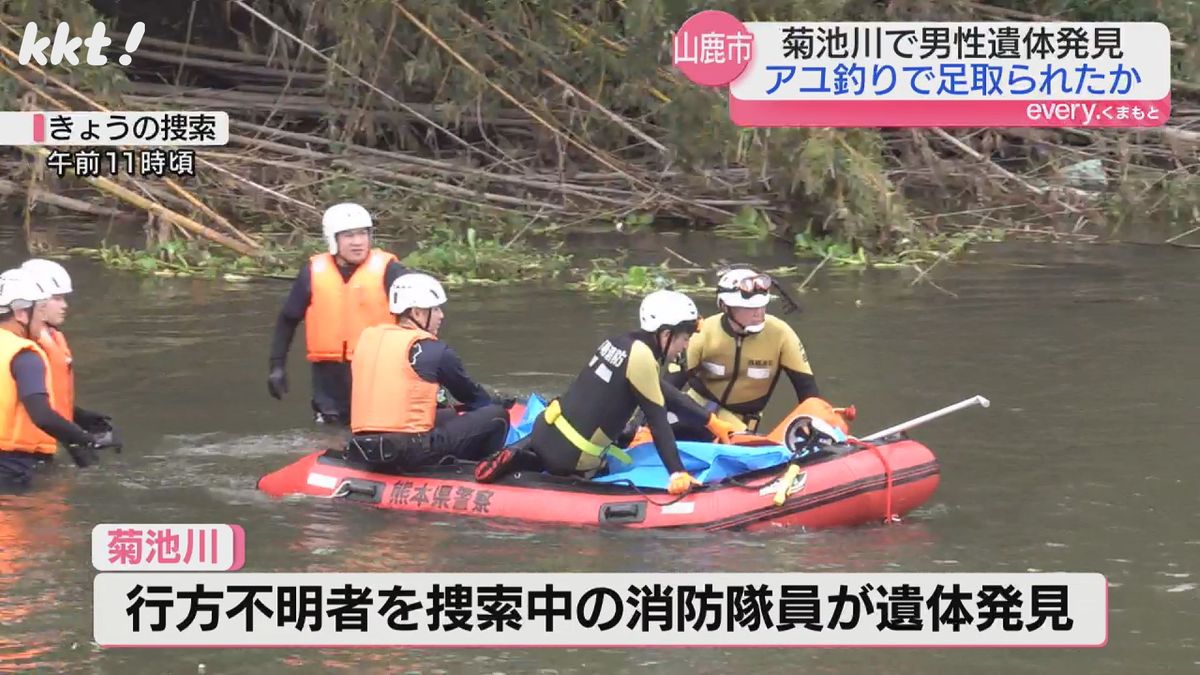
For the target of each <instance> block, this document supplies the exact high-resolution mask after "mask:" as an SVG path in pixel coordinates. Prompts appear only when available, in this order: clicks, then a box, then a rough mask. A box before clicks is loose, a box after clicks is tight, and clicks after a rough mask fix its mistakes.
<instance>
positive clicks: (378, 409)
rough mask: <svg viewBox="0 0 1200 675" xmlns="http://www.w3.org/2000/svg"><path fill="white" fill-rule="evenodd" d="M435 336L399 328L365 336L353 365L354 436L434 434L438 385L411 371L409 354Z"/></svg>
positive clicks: (384, 328)
mask: <svg viewBox="0 0 1200 675" xmlns="http://www.w3.org/2000/svg"><path fill="white" fill-rule="evenodd" d="M436 339H437V338H436V337H435V336H434V335H432V334H431V333H427V332H425V331H423V330H420V329H417V328H403V327H401V326H397V325H396V324H389V325H376V326H370V327H368V328H367V329H366V330H364V331H363V332H362V336H361V337H360V338H359V341H358V349H357V350H355V352H354V360H353V361H351V363H350V381H351V392H350V431H351V432H353V433H356V434H357V433H360V432H375V433H410V434H419V433H424V432H427V431H429V430H430V429H433V421H434V415H435V414H436V413H437V395H438V384H437V383H436V382H427V381H425V380H423V379H421V376H420V375H417V371H415V370H413V367H412V361H411V360H410V359H409V356H408V353H409V350H411V349H412V346H413V344H414V343H416V341H417V340H436Z"/></svg>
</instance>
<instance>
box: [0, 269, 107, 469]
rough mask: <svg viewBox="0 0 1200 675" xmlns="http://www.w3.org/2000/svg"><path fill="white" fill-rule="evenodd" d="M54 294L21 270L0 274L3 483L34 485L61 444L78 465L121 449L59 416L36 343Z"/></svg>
mask: <svg viewBox="0 0 1200 675" xmlns="http://www.w3.org/2000/svg"><path fill="white" fill-rule="evenodd" d="M48 297H50V294H49V293H47V292H45V291H44V290H43V289H42V288H41V286H39V285H38V284H37V282H36V281H34V280H33V279H32V278H30V276H29V275H28V274H27V273H26V272H24V271H22V270H9V271H7V272H5V273H4V274H0V484H4V485H5V486H6V487H17V488H22V487H26V486H28V485H29V483H30V482H31V481H32V479H33V473H34V471H35V470H36V469H37V467H38V466H39V465H40V464H43V463H46V462H52V461H54V453H55V452H56V451H57V449H58V442H61V443H62V444H63V445H64V446H66V448H67V451H68V452H70V454H71V457H72V458H74V460H75V463H76V464H77V465H79V466H89V465H91V464H93V463H95V462H96V461H97V460H98V459H99V457H98V455H97V454H96V451H97V450H100V449H103V448H114V449H116V450H118V451H119V450H120V447H121V446H120V444H118V443H116V442H114V441H113V439H112V435H111V434H109V433H99V434H93V433H88V432H87V431H85V430H83V429H81V428H80V427H79V426H78V425H76V424H75V423H74V422H72V421H70V420H69V419H67V418H64V417H63V416H62V415H60V414H58V413H57V412H55V405H56V401H55V389H54V381H53V374H52V372H51V370H50V368H49V367H48V364H47V359H46V353H45V352H44V351H43V350H42V348H41V347H39V346H38V344H37V343H36V342H34V341H33V339H32V338H33V337H34V336H36V335H38V334H39V333H40V332H41V331H42V328H43V312H44V308H43V307H42V306H40V303H42V302H43V301H45V300H46V299H47V298H48Z"/></svg>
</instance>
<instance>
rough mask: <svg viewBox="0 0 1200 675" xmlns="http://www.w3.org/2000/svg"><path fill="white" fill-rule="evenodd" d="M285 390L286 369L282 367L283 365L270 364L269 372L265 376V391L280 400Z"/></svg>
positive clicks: (286, 388) (286, 385)
mask: <svg viewBox="0 0 1200 675" xmlns="http://www.w3.org/2000/svg"><path fill="white" fill-rule="evenodd" d="M287 390H288V383H287V371H285V370H284V369H283V366H272V367H271V374H270V375H268V376H267V391H269V392H271V396H274V397H275V398H276V399H277V400H280V401H282V400H283V395H284V394H286V393H287Z"/></svg>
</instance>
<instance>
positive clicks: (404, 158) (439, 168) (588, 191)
mask: <svg viewBox="0 0 1200 675" xmlns="http://www.w3.org/2000/svg"><path fill="white" fill-rule="evenodd" d="M230 125H231V126H239V127H242V128H245V129H251V130H256V131H261V132H263V133H271V134H272V135H274V136H277V137H279V138H290V139H294V140H298V141H303V142H305V143H314V144H321V145H327V146H332V145H334V144H335V141H332V140H330V139H327V138H322V137H320V136H314V135H312V134H305V133H300V132H295V131H282V130H277V129H270V128H268V127H264V126H261V125H258V124H253V123H250V122H242V121H236V122H235V121H233V120H230ZM236 138H237V139H239V140H240V139H243V138H245V137H241V136H239V137H236ZM230 140H235V137H234V136H232V135H231V136H230ZM247 140H250V139H247ZM255 142H258V141H255ZM281 145H282V144H275V143H272V144H271V146H270V147H277V146H281ZM342 145H343V146H344V147H345V148H346V149H348V150H354V151H356V152H361V153H363V154H366V155H373V156H377V157H381V158H386V159H391V160H394V161H397V162H402V163H406V164H412V165H416V166H421V167H425V168H428V169H430V170H433V171H436V172H439V173H443V174H458V175H467V176H478V177H480V178H483V179H485V180H490V181H496V182H500V183H510V184H512V185H520V186H522V187H529V188H536V189H545V190H554V191H562V192H566V193H569V194H574V195H577V196H580V197H587V198H590V199H596V200H598V201H607V202H610V203H620V202H621V201H622V200H619V199H616V198H611V199H610V198H604V197H601V196H599V195H597V194H593V193H592V191H594V192H601V191H605V192H610V193H617V194H623V195H627V194H628V193H627V192H622V191H617V190H604V189H603V188H588V187H587V186H576V185H572V184H569V183H557V182H550V181H547V180H544V179H538V178H522V177H520V176H507V175H504V174H498V173H493V172H490V171H486V170H484V169H477V168H475V167H471V166H463V165H460V164H455V163H453V162H448V161H441V160H436V159H429V158H426V157H417V156H414V155H407V154H403V153H400V152H394V151H390V150H379V149H377V148H371V147H367V146H363V145H356V144H342ZM282 147H285V148H291V147H292V146H282ZM280 150H281V151H283V150H282V148H280ZM305 152H311V151H307V150H306V151H305Z"/></svg>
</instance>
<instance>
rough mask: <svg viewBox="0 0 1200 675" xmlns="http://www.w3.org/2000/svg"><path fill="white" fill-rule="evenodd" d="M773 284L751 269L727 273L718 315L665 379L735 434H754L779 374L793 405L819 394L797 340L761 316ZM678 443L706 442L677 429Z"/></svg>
mask: <svg viewBox="0 0 1200 675" xmlns="http://www.w3.org/2000/svg"><path fill="white" fill-rule="evenodd" d="M772 285H773V281H772V279H771V277H769V276H767V275H765V274H758V273H757V272H755V271H754V270H750V269H732V270H728V271H726V272H725V273H724V274H722V275H721V277H720V279H719V280H718V282H717V307H718V308H719V309H720V310H721V311H720V313H719V314H715V315H713V316H711V317H708V318H707V319H706V320H705V321H706V323H705V328H706V329H705V330H704V332H703V333H701V334H700V335H699V336H698V337H697V339H695V340H692V341H691V343H690V344H689V345H688V349H687V360H686V365H685V367H684V368H683V369H682V370H681V371H679V372H676V373H669V374H668V376H667V380H668V381H669V382H671V384H673V385H675V386H677V387H680V388H683V387H684V384H685V382H686V384H687V385H689V389H688V392H687V393H688V395H689V396H691V398H693V399H694V400H695V401H697V402H698V403H700V404H701V405H703V406H704V407H705V408H706V409H707V410H709V411H711V412H713V413H714V414H716V415H717V416H718V417H720V418H721V419H722V420H724V421H726V422H728V423H730V424H733V425H735V427H736V428H737V430H738V431H744V430H746V429H748V428H749V429H750V430H752V431H753V430H756V429H757V426H758V422H759V419H760V416H761V414H762V411H763V410H764V409H765V408H766V407H767V403H768V402H769V401H770V399H771V394H772V393H773V392H774V390H775V384H776V383H777V382H778V381H779V376H780V375H782V374H786V375H787V377H788V380H789V381H790V382H791V383H792V388H793V389H795V390H796V399H797V401H796V402H797V403H798V404H799V403H803V402H804V401H805V400H807V399H809V398H810V397H816V396H820V393H819V392H818V390H817V381H816V378H815V377H814V376H813V372H812V366H810V365H809V363H808V356H807V354H806V353H805V350H804V345H803V344H802V343H801V342H800V337H799V336H798V335H796V331H795V330H793V329H792V327H791V326H789V325H788V324H787V322H785V321H783V320H782V319H780V318H777V317H774V316H771V315H770V314H767V313H766V306H767V303H768V302H770V300H771V294H770V291H771V289H772ZM675 430H676V434H677V435H678V436H679V438H681V439H687V440H696V441H708V440H710V439H711V438H712V436H711V435H709V434H706V433H705V430H704V429H702V428H698V427H696V426H694V425H686V424H683V423H680V424H678V425H676V429H675Z"/></svg>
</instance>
